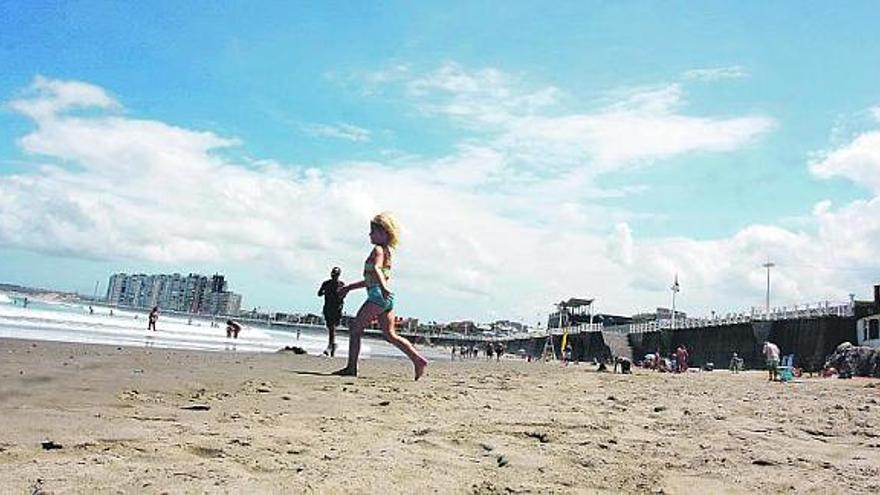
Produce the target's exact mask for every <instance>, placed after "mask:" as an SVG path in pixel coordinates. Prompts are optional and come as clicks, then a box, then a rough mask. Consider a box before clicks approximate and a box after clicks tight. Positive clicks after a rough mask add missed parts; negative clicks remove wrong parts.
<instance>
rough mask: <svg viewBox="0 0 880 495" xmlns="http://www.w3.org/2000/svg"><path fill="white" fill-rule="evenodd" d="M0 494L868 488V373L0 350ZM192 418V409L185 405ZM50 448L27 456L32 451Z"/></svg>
mask: <svg viewBox="0 0 880 495" xmlns="http://www.w3.org/2000/svg"><path fill="white" fill-rule="evenodd" d="M0 356H2V358H0V418H2V421H3V428H2V430H0V431H2V434H0V486H2V487H3V490H2V491H3V492H4V493H33V492H35V491H39V490H42V491H43V492H44V493H48V492H54V493H96V492H101V493H205V492H208V493H227V492H228V493H271V492H274V493H302V492H305V493H620V492H624V493H659V492H662V493H758V492H760V493H872V492H873V493H877V492H880V381H878V380H871V379H853V380H837V379H820V378H813V379H809V378H806V379H804V380H802V381H801V382H800V383H791V384H781V383H768V382H767V380H766V374H764V373H762V372H747V373H742V374H739V375H732V374H730V373H728V372H727V371H715V372H711V373H690V374H685V375H666V374H655V373H652V372H644V371H637V372H636V373H635V374H634V375H614V374H610V373H597V372H595V371H594V367H593V366H586V365H580V366H570V367H568V368H560V366H559V365H558V364H544V363H526V362H523V361H518V360H509V361H502V362H500V363H497V362H495V361H492V362H487V361H484V360H479V361H469V362H463V363H461V362H455V363H449V362H445V363H432V365H431V366H430V367H429V368H428V373H427V375H426V376H425V377H424V378H423V379H422V380H421V381H419V382H413V381H411V380H412V369H411V366H410V365H409V363H408V362H407V361H403V360H400V361H398V360H378V359H377V360H367V361H363V362H362V365H361V366H362V370H361V374H362V376H361V377H359V378H357V379H353V378H342V377H335V376H327V375H326V374H325V373H327V372H329V371H332V370H334V369H337V368H339V367H341V366H342V361H341V360H330V359H325V358H319V357H312V356H295V355H291V354H274V355H266V354H243V353H206V352H193V351H172V350H162V349H144V348H116V347H108V346H87V345H79V344H61V343H49V342H28V341H19V340H0ZM187 408H189V409H187ZM44 441H51V442H54V443H53V444H45V447H53V446H60V447H61V448H50V449H48V450H47V449H46V448H44V444H42V443H41V442H44Z"/></svg>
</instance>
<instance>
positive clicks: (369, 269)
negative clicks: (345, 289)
mask: <svg viewBox="0 0 880 495" xmlns="http://www.w3.org/2000/svg"><path fill="white" fill-rule="evenodd" d="M375 269H376V265H375V264H374V263H364V276H365V277H369V276H371V275H372V274H373V270H375ZM379 269H380V270H382V275H384V276H385V280H389V279H390V278H391V267H390V266H380V267H379Z"/></svg>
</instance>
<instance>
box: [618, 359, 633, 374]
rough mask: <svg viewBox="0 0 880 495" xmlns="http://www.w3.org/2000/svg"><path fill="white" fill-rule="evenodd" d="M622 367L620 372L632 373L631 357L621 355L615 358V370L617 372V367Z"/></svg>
mask: <svg viewBox="0 0 880 495" xmlns="http://www.w3.org/2000/svg"><path fill="white" fill-rule="evenodd" d="M618 367H619V368H620V372H621V373H623V374H629V373H632V361H631V360H630V359H629V358H626V357H623V356H620V357H616V358H614V372H615V373H617V368H618Z"/></svg>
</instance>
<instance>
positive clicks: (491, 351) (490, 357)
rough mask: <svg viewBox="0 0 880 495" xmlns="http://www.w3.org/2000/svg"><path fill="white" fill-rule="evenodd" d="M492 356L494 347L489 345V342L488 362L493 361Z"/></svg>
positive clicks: (487, 346) (487, 350)
mask: <svg viewBox="0 0 880 495" xmlns="http://www.w3.org/2000/svg"><path fill="white" fill-rule="evenodd" d="M492 354H493V347H492V344H491V343H489V342H487V343H486V360H487V361H491V360H492Z"/></svg>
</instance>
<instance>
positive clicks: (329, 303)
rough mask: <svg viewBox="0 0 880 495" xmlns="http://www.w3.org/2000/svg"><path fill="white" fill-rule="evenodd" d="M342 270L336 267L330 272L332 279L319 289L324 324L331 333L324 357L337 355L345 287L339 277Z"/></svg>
mask: <svg viewBox="0 0 880 495" xmlns="http://www.w3.org/2000/svg"><path fill="white" fill-rule="evenodd" d="M341 274H342V269H341V268H339V267H338V266H334V267H333V269H332V270H330V279H329V280H325V281H324V283H323V284H321V288H320V289H318V297H321V296H324V323H326V324H327V333H329V335H330V337H329V341H328V342H327V348H326V349H324V355H325V356H329V357H333V356H335V355H336V327H337V325H339V321H340V320H341V319H342V305H343V304H344V299H343V297H340V295H339V290H340V289H342V288H343V287H345V284H344V283H343V282H342V280H339V275H341Z"/></svg>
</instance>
